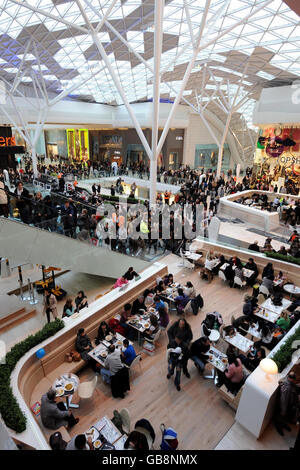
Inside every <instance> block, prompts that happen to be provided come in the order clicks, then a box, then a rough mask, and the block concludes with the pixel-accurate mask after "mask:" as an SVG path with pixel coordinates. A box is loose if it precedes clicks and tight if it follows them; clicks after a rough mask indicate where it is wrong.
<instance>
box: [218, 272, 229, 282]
mask: <svg viewBox="0 0 300 470" xmlns="http://www.w3.org/2000/svg"><path fill="white" fill-rule="evenodd" d="M218 276H219V278H220V279H222V281H224V282H226V281H227V279H226V276H225V274H224V273H223V271H222V270H221V269H219V272H218Z"/></svg>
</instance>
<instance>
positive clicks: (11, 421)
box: [0, 318, 65, 433]
mask: <svg viewBox="0 0 300 470" xmlns="http://www.w3.org/2000/svg"><path fill="white" fill-rule="evenodd" d="M64 326H65V324H64V322H63V321H62V320H60V319H58V318H57V319H56V320H55V321H53V322H51V323H48V324H47V325H45V326H44V328H42V329H41V330H40V331H38V332H37V333H36V334H35V335H31V336H28V338H26V339H25V340H24V341H21V342H20V343H18V344H15V346H13V347H12V348H11V350H10V351H9V352H8V353H7V354H6V356H5V364H1V365H0V414H1V415H2V419H3V421H4V422H5V424H6V426H7V427H9V428H10V429H13V430H14V431H16V432H17V433H21V432H23V431H25V429H26V417H25V416H24V414H23V412H22V410H21V409H20V407H19V404H18V402H17V400H16V398H15V397H14V394H13V390H12V388H11V386H10V376H11V373H12V371H13V370H14V368H15V366H16V364H17V363H18V361H19V360H20V359H21V358H22V357H23V356H24V354H26V353H27V352H28V351H30V349H32V348H33V347H34V346H37V345H38V344H40V343H42V342H43V341H45V340H46V339H48V338H50V337H51V336H53V335H55V334H56V333H57V332H58V331H59V330H61V329H62V328H63V327H64Z"/></svg>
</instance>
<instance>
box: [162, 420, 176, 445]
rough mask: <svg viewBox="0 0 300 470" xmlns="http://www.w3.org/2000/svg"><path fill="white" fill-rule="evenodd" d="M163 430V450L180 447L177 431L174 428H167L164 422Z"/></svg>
mask: <svg viewBox="0 0 300 470" xmlns="http://www.w3.org/2000/svg"><path fill="white" fill-rule="evenodd" d="M160 429H161V432H162V441H161V444H160V448H161V450H169V451H172V450H176V449H177V447H178V440H177V432H176V431H175V430H174V429H173V428H167V429H166V428H165V425H164V424H161V425H160Z"/></svg>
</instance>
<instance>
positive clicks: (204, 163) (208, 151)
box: [195, 144, 231, 172]
mask: <svg viewBox="0 0 300 470" xmlns="http://www.w3.org/2000/svg"><path fill="white" fill-rule="evenodd" d="M218 154H219V149H218V146H217V145H215V144H207V145H202V144H197V145H196V148H195V168H204V170H210V169H211V170H212V171H215V170H216V169H217V164H218ZM230 156H231V154H230V150H229V146H228V144H225V145H224V150H223V158H222V167H221V170H222V171H223V172H227V171H228V170H229V168H230Z"/></svg>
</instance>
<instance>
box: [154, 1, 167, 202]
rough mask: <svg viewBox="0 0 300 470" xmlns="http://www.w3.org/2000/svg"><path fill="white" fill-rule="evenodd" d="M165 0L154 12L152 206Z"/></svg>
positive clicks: (156, 3)
mask: <svg viewBox="0 0 300 470" xmlns="http://www.w3.org/2000/svg"><path fill="white" fill-rule="evenodd" d="M164 6H165V0H155V12H154V80H153V116H152V157H151V160H150V206H152V207H154V205H155V203H156V183H157V158H158V153H157V140H158V124H159V108H160V106H159V104H160V62H161V52H162V38H163V17H164Z"/></svg>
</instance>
